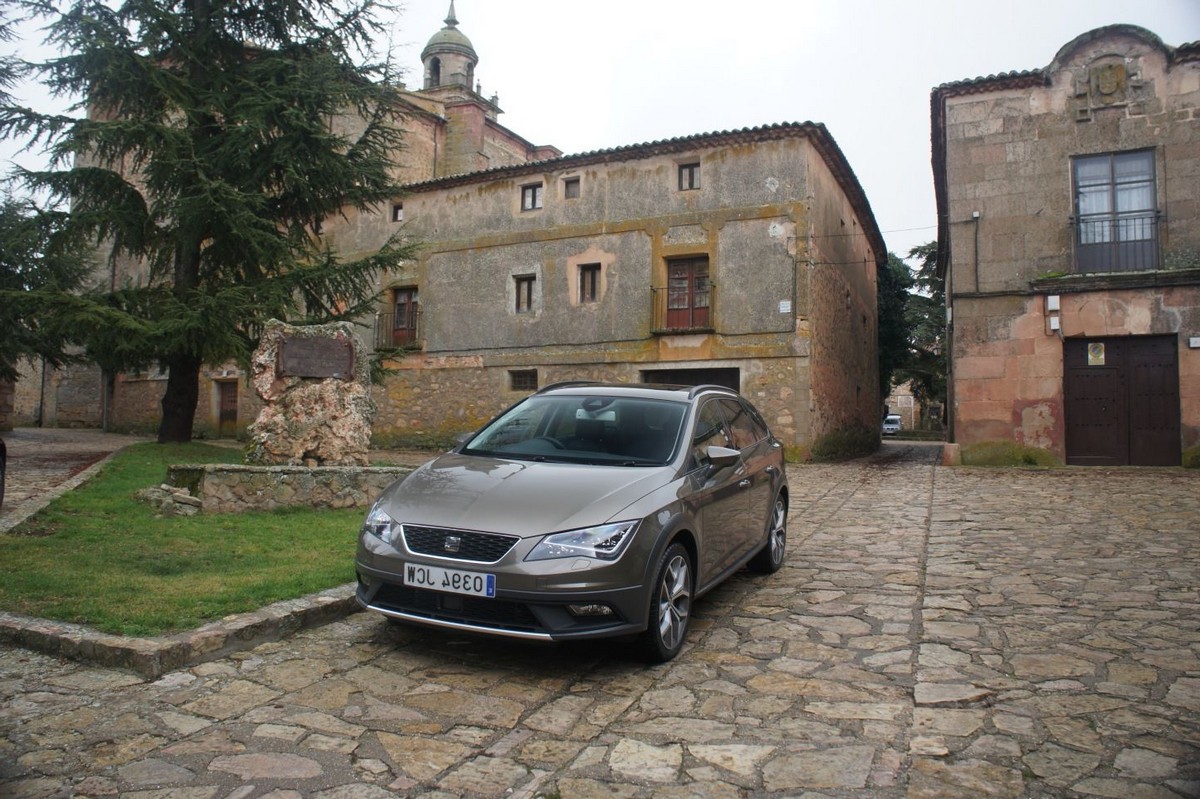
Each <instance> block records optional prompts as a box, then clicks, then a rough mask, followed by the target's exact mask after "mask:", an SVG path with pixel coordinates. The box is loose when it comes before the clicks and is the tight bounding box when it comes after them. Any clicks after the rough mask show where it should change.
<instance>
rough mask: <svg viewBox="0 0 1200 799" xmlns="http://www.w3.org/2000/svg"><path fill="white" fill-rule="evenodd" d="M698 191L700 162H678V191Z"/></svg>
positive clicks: (690, 160) (696, 160)
mask: <svg viewBox="0 0 1200 799" xmlns="http://www.w3.org/2000/svg"><path fill="white" fill-rule="evenodd" d="M699 189H700V160H699V159H695V160H692V159H689V160H687V161H680V162H679V190H680V191H697V190H699Z"/></svg>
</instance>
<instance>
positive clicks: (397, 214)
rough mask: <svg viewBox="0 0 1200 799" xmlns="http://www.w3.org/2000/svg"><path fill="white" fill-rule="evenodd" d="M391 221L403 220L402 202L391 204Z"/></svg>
mask: <svg viewBox="0 0 1200 799" xmlns="http://www.w3.org/2000/svg"><path fill="white" fill-rule="evenodd" d="M392 221H393V222H403V221H404V203H396V204H395V205H393V206H392Z"/></svg>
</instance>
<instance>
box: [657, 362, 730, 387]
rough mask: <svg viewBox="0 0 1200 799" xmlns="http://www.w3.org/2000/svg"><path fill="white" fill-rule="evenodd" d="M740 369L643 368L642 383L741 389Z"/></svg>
mask: <svg viewBox="0 0 1200 799" xmlns="http://www.w3.org/2000/svg"><path fill="white" fill-rule="evenodd" d="M741 380H742V375H741V370H740V369H738V368H737V367H733V368H726V369H643V370H642V382H643V383H667V384H670V385H676V386H700V385H710V386H724V387H725V388H731V389H733V390H734V391H741V390H742V389H741Z"/></svg>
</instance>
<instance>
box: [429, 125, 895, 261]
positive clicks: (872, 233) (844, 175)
mask: <svg viewBox="0 0 1200 799" xmlns="http://www.w3.org/2000/svg"><path fill="white" fill-rule="evenodd" d="M787 138H807V139H808V140H809V141H811V142H812V144H813V146H814V147H815V148H816V150H817V152H818V153H820V155H821V157H822V159H824V161H825V164H826V165H827V166H828V167H829V169H830V171H832V172H833V174H834V176H835V178H836V179H837V181H838V185H840V186H841V188H842V191H844V192H845V193H846V196H847V198H848V199H849V200H850V204H851V205H852V206H853V208H854V210H855V212H856V213H857V214H858V216H859V218H860V220H861V221H862V226H863V230H864V231H865V233H866V235H867V238H868V240H869V241H870V244H871V248H872V250H874V252H875V257H876V261H877V262H886V260H887V246H886V245H885V244H884V241H883V235H882V233H880V231H879V225H878V223H877V222H876V221H875V214H874V212H872V210H871V205H870V203H869V202H868V201H867V196H866V193H865V192H864V191H863V188H862V184H860V183H859V182H858V178H857V177H856V176H855V174H854V170H853V169H851V167H850V163H849V162H848V161H847V160H846V156H845V154H844V153H842V150H841V148H840V147H838V145H837V142H836V141H834V139H833V136H831V135H830V133H829V131H828V129H827V128H826V127H825V125H823V124H821V123H819V122H782V123H775V124H771V125H762V126H759V127H752V128H740V129H736V130H726V131H713V132H710V133H694V134H691V135H689V136H679V137H676V138H671V139H659V140H656V141H650V142H644V143H642V144H630V145H625V146H621V147H611V148H608V149H604V150H592V151H590V152H584V153H577V154H574V155H564V156H561V157H558V158H550V159H545V160H541V161H530V162H528V163H524V164H512V165H509V166H499V167H492V168H491V169H485V170H480V171H478V172H469V173H464V174H460V175H447V176H445V177H441V178H435V179H433V180H426V181H421V182H418V183H410V184H408V185H407V186H405V190H406V191H407V192H410V193H419V192H423V191H435V190H437V189H444V188H451V187H454V186H464V185H470V184H473V183H482V182H488V181H492V180H498V179H503V178H513V177H520V176H522V175H531V174H541V173H543V172H548V171H552V170H561V169H577V168H580V167H585V166H591V165H593V164H606V163H616V162H619V161H628V160H633V159H638V158H648V157H652V156H657V155H663V154H670V153H679V152H687V151H689V150H697V149H701V148H712V147H725V146H734V145H741V144H753V143H755V142H763V141H771V140H778V139H787Z"/></svg>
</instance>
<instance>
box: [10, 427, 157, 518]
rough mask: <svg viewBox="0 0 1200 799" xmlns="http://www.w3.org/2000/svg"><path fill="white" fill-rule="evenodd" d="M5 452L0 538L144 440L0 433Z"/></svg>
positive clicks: (40, 431) (42, 431)
mask: <svg viewBox="0 0 1200 799" xmlns="http://www.w3.org/2000/svg"><path fill="white" fill-rule="evenodd" d="M3 438H4V443H5V446H6V447H7V448H8V471H7V473H6V475H5V479H4V486H5V488H4V505H3V506H2V507H0V533H3V532H6V531H8V530H10V529H12V528H13V527H15V526H16V525H17V524H19V523H20V522H22V521H24V520H25V519H26V518H27V517H29V516H30V515H31V514H33V513H34V512H36V511H37V510H39V509H41V508H42V507H44V506H45V505H46V504H47V503H48V502H50V500H52V499H53V498H54V497H56V496H58V495H59V494H61V493H62V492H63V491H69V490H70V489H71V488H73V487H74V486H75V485H78V483H79V482H80V481H81V480H82V479H84V478H86V476H87V473H88V472H89V470H90V469H91V468H92V467H93V466H96V465H98V464H100V463H101V462H102V461H104V460H105V459H106V458H108V457H109V456H110V455H112V453H114V452H116V451H117V450H119V449H121V448H122V447H126V446H129V445H130V444H132V443H134V442H137V441H146V440H147V439H145V438H138V437H135V436H123V435H116V434H111V433H100V432H97V431H95V430H68V429H58V428H51V427H45V428H17V429H16V430H7V431H5V432H4V433H3Z"/></svg>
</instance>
